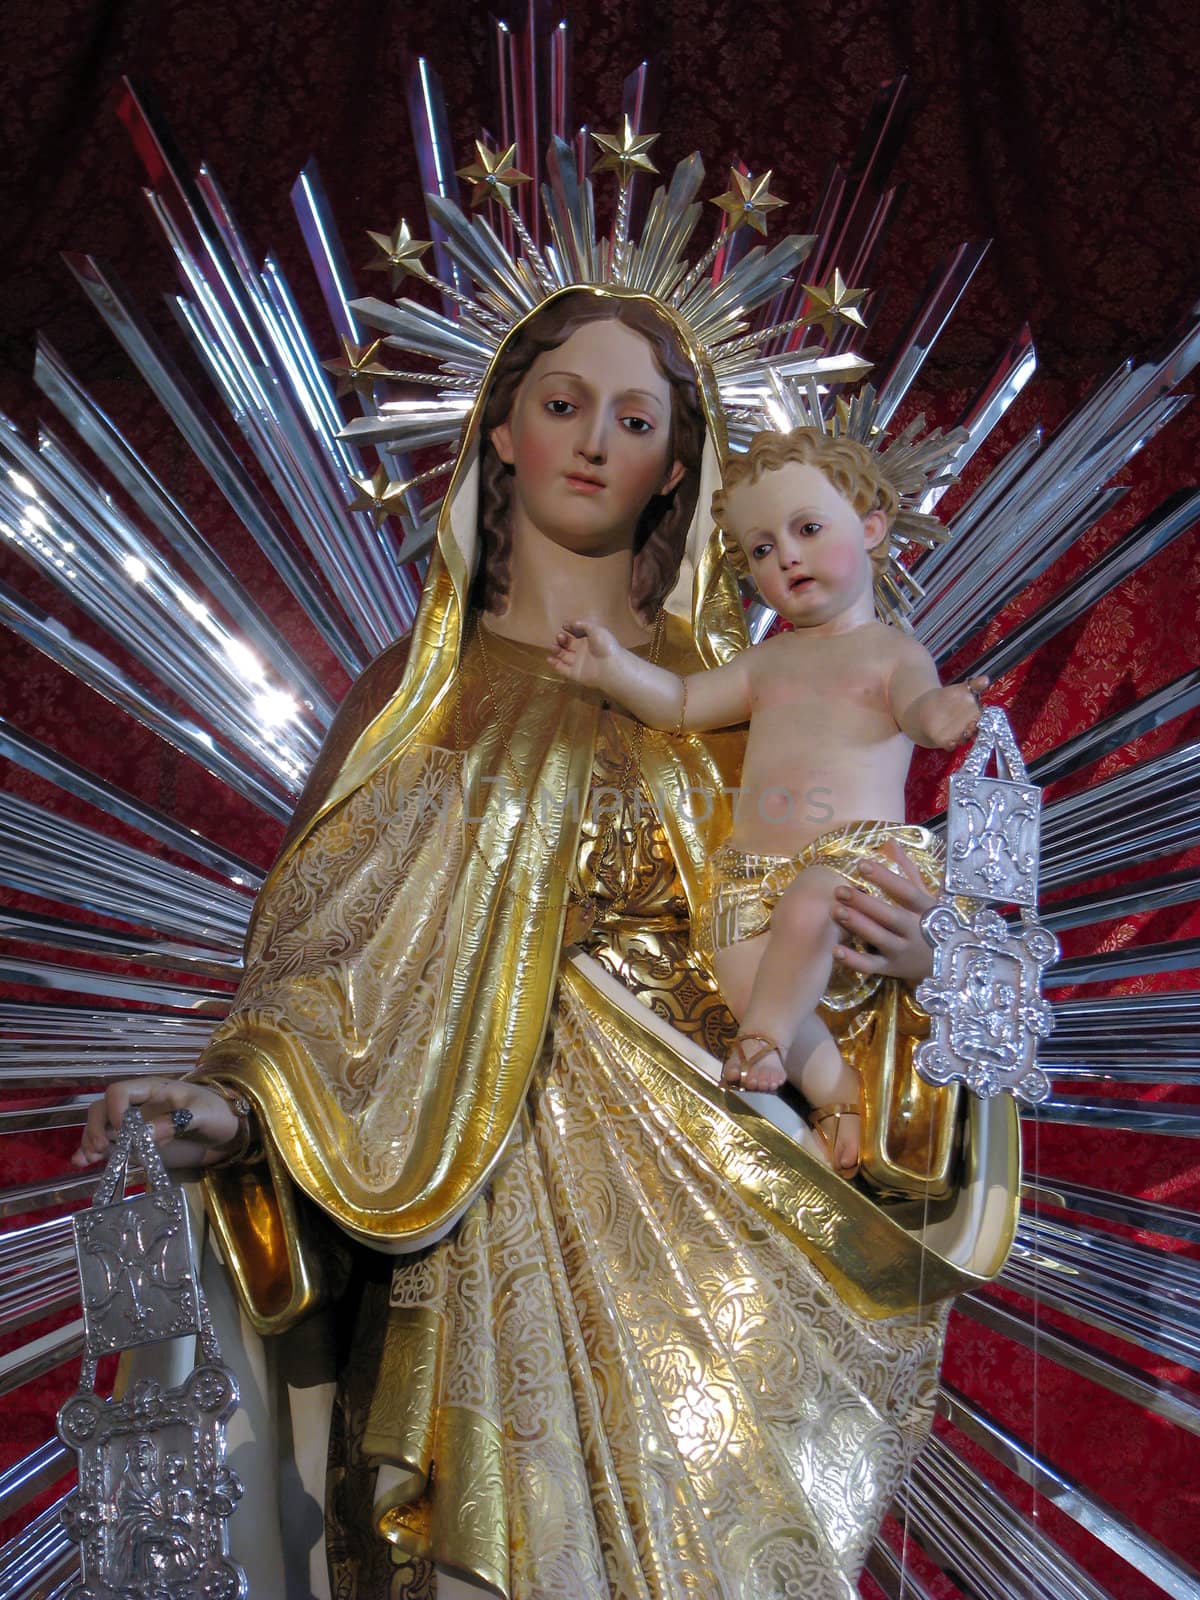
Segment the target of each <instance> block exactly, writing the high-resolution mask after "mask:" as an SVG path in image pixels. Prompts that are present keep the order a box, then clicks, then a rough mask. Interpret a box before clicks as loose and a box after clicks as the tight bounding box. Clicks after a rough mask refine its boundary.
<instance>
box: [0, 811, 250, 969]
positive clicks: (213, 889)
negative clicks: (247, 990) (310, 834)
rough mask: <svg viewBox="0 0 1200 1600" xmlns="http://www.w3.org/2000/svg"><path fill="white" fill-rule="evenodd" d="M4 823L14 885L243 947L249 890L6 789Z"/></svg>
mask: <svg viewBox="0 0 1200 1600" xmlns="http://www.w3.org/2000/svg"><path fill="white" fill-rule="evenodd" d="M0 821H2V822H3V830H4V831H3V839H2V841H0V878H2V879H3V881H5V882H7V883H8V884H9V886H10V887H12V888H19V889H23V890H25V891H26V892H29V893H33V894H41V895H43V896H44V897H45V898H47V899H61V900H63V901H64V902H65V903H66V904H69V905H76V906H79V907H81V908H82V909H84V910H88V911H91V912H93V913H96V914H99V915H101V916H106V917H115V918H117V919H118V920H119V921H126V922H133V923H135V924H137V925H139V926H142V927H148V928H153V929H155V930H156V931H158V932H160V933H162V934H164V935H169V934H171V933H173V932H186V933H187V934H189V935H191V936H192V937H193V938H194V939H195V940H196V941H198V942H200V943H210V942H211V943H214V944H217V945H219V946H221V947H223V948H224V949H225V950H226V951H228V952H229V953H231V954H236V953H237V952H239V951H240V949H241V946H242V942H243V940H244V939H245V933H246V925H247V923H248V921H249V917H250V906H251V902H250V900H249V898H248V897H246V896H245V895H240V894H237V893H235V892H234V891H232V890H230V889H227V888H225V887H223V885H221V884H219V883H213V882H212V881H211V880H210V879H208V878H202V877H201V876H200V875H199V873H195V872H190V871H188V870H186V869H185V868H183V867H177V866H174V865H173V864H172V863H170V862H168V861H163V860H161V859H160V858H158V857H156V856H151V855H147V854H146V852H145V851H142V850H137V849H135V848H134V847H133V846H132V845H127V844H122V843H121V842H120V841H119V840H116V839H112V838H110V837H109V836H108V835H106V834H102V833H98V832H97V831H96V830H95V829H93V828H88V827H85V826H84V825H83V824H82V823H79V822H70V821H68V820H67V819H66V818H65V817H59V816H56V815H55V814H54V813H53V812H52V811H47V810H46V809H45V808H44V807H42V806H38V805H35V804H34V803H33V802H32V801H29V800H22V799H20V798H19V797H18V796H17V795H11V794H0Z"/></svg>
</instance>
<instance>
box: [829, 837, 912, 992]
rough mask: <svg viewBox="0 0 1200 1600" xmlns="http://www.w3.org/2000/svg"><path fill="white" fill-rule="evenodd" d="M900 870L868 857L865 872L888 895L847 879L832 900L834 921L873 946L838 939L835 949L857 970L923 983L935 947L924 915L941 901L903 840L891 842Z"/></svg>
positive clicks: (847, 963)
mask: <svg viewBox="0 0 1200 1600" xmlns="http://www.w3.org/2000/svg"><path fill="white" fill-rule="evenodd" d="M886 849H887V853H888V854H889V855H890V856H891V858H892V860H893V861H895V863H896V866H897V868H898V869H899V871H898V872H892V871H890V870H889V869H888V868H887V867H881V866H878V865H876V864H875V863H873V862H866V863H864V865H863V866H862V867H861V868H860V871H861V872H862V875H863V877H864V878H868V879H870V881H871V882H872V883H875V884H878V885H879V887H880V889H881V890H882V891H883V893H884V895H886V896H887V898H886V899H880V898H879V897H878V896H877V895H873V894H868V893H867V891H866V890H865V889H858V888H855V887H854V886H853V885H851V884H848V883H847V884H843V885H842V886H841V888H839V889H838V890H837V891H836V894H835V897H834V903H833V916H834V921H835V922H836V923H837V925H838V927H839V928H840V929H841V931H842V932H843V934H853V935H854V936H856V937H857V938H859V939H861V940H862V941H863V943H864V944H866V945H868V946H869V947H870V948H869V949H866V950H860V949H858V948H856V947H855V946H853V945H848V944H839V945H838V946H837V948H836V950H835V951H834V955H835V957H836V959H837V960H838V961H840V962H841V963H842V965H843V966H846V967H850V968H852V969H853V970H854V971H855V972H870V973H881V974H882V975H883V976H884V977H888V978H900V979H901V980H902V981H903V982H904V983H909V984H915V983H920V981H921V979H922V978H927V977H928V976H929V974H930V973H931V972H932V971H933V952H932V950H931V949H930V947H929V945H928V944H927V943H926V942H925V936H924V934H923V933H922V932H921V918H922V917H923V916H924V915H925V913H926V912H927V911H928V910H930V908H931V907H932V906H934V905H936V904H937V897H936V895H934V894H932V893H931V892H930V890H929V887H928V886H927V884H926V883H925V880H924V878H922V876H921V874H920V872H919V871H918V869H917V867H916V866H915V864H914V863H913V861H912V859H911V858H910V857H909V856H908V855H906V854H905V852H904V851H903V850H902V849H901V848H900V846H899V845H894V844H889V845H887V846H886Z"/></svg>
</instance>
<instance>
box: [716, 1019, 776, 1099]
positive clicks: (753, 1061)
mask: <svg viewBox="0 0 1200 1600" xmlns="http://www.w3.org/2000/svg"><path fill="white" fill-rule="evenodd" d="M747 1045H757V1046H758V1048H757V1049H749V1050H748V1049H747V1048H746V1047H747ZM772 1057H773V1058H774V1060H772ZM721 1082H722V1083H723V1084H725V1086H726V1087H727V1088H729V1089H748V1090H750V1092H751V1093H752V1094H772V1093H774V1091H775V1090H776V1089H782V1088H783V1086H784V1084H785V1083H786V1082H787V1074H786V1073H785V1072H784V1070H783V1051H782V1050H781V1049H780V1048H779V1046H778V1045H777V1044H776V1043H775V1041H774V1039H768V1038H767V1036H766V1034H765V1033H741V1034H739V1035H738V1037H737V1038H736V1039H735V1040H734V1041H733V1044H732V1046H731V1047H730V1051H729V1055H728V1056H727V1057H726V1060H725V1066H724V1069H723V1070H722V1073H721Z"/></svg>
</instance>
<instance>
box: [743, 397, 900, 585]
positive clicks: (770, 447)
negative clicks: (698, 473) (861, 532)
mask: <svg viewBox="0 0 1200 1600" xmlns="http://www.w3.org/2000/svg"><path fill="white" fill-rule="evenodd" d="M789 461H796V462H799V464H800V465H801V466H805V467H816V469H817V471H818V472H820V473H821V474H822V476H823V477H825V478H827V479H828V480H829V482H830V483H831V484H832V485H833V487H834V488H835V489H836V490H837V491H838V493H839V494H840V495H843V496H844V497H845V498H846V499H847V500H848V501H849V502H850V504H851V505H852V506H853V507H854V509H855V511H856V512H857V513H858V515H859V516H860V517H865V516H866V515H867V514H868V512H871V511H882V512H883V514H884V516H885V517H886V518H887V525H888V527H889V528H890V527H891V525H892V522H893V521H894V519H895V516H896V513H897V511H898V510H899V509H900V500H899V497H898V495H897V494H896V491H895V489H894V488H893V487H892V485H891V484H890V483H889V482H888V480H887V479H886V478H885V477H884V475H883V474H882V472H880V470H879V462H878V460H877V458H876V457H875V456H874V455H873V454H872V453H871V451H870V450H868V449H867V447H866V445H862V444H859V442H858V441H857V439H839V438H835V437H833V436H832V435H830V434H827V433H822V431H821V430H820V428H793V429H792V431H791V432H790V433H774V432H768V433H756V434H755V435H754V437H753V439H751V441H750V448H749V449H748V450H745V451H739V452H738V454H737V455H731V456H729V457H728V458H727V459H726V462H725V473H724V477H725V486H724V488H722V489H718V490H717V492H716V494H714V495H713V497H712V517H713V521H714V522H715V523H716V524H717V526H718V527H719V528H720V529H721V532H722V534H723V535H724V544H725V553H726V554H727V555H728V557H729V559H730V561H731V562H732V563H733V565H734V567H735V568H736V569H737V571H738V572H740V573H741V574H742V575H743V576H746V575H748V574H749V570H750V567H749V562H748V561H747V560H746V553H745V551H744V550H743V549H742V547H741V545H740V544H739V543H738V542H737V540H736V539H735V538H734V536H733V534H732V533H731V532H730V530H729V526H728V523H727V522H726V520H725V519H726V517H727V516H728V515H729V510H728V495H729V491H730V490H731V489H736V488H737V487H738V485H739V484H742V483H757V482H758V480H759V478H761V477H762V475H763V473H764V472H774V471H775V470H776V469H777V468H779V467H782V466H786V465H787V463H788V462H789ZM889 542H890V541H889V540H888V539H886V538H884V539H881V540H880V541H879V543H878V544H877V545H876V546H875V548H874V549H873V550H872V551H870V552H869V553H870V557H871V565H872V567H873V568H874V570H875V572H876V573H877V574H878V573H879V572H880V571H881V570H882V569H883V568H884V567H885V566H886V565H887V561H888V545H889Z"/></svg>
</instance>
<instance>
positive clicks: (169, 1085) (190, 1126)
mask: <svg viewBox="0 0 1200 1600" xmlns="http://www.w3.org/2000/svg"><path fill="white" fill-rule="evenodd" d="M130 1106H139V1107H140V1108H141V1112H142V1115H143V1117H145V1119H146V1122H147V1125H148V1126H149V1128H150V1131H151V1133H152V1134H153V1136H154V1142H155V1144H157V1145H158V1148H159V1153H160V1154H161V1156H162V1158H163V1161H164V1162H165V1163H166V1165H167V1166H169V1167H203V1166H209V1165H210V1164H211V1163H212V1162H214V1161H219V1160H220V1159H221V1158H222V1157H223V1156H225V1155H227V1154H229V1153H230V1152H231V1151H232V1150H233V1149H235V1148H236V1146H237V1143H238V1140H239V1139H240V1138H241V1137H242V1134H243V1131H244V1130H243V1125H242V1122H241V1121H240V1120H239V1118H238V1116H237V1113H236V1112H235V1111H234V1109H233V1107H232V1106H231V1105H230V1104H229V1101H228V1100H226V1099H225V1098H224V1096H223V1095H219V1094H217V1093H216V1092H215V1091H214V1090H212V1089H207V1088H205V1086H204V1085H203V1084H202V1083H192V1082H191V1081H190V1080H189V1079H184V1078H176V1079H168V1078H126V1079H124V1080H123V1081H122V1082H120V1083H110V1084H109V1086H108V1088H107V1089H106V1091H105V1092H104V1094H102V1095H101V1096H100V1098H99V1099H98V1100H96V1101H94V1102H93V1103H92V1105H91V1106H90V1107H89V1109H88V1115H87V1122H86V1123H85V1125H84V1129H83V1137H82V1139H81V1140H80V1141H79V1149H78V1150H76V1152H75V1154H74V1155H73V1156H72V1157H71V1165H72V1166H73V1167H88V1166H91V1165H92V1163H93V1162H95V1161H103V1160H105V1159H106V1158H107V1156H108V1152H109V1148H110V1146H111V1145H112V1142H113V1140H114V1139H115V1138H116V1135H117V1129H118V1128H119V1127H120V1126H121V1121H122V1119H123V1118H124V1116H125V1113H126V1111H127V1110H128V1109H129V1107H130Z"/></svg>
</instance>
